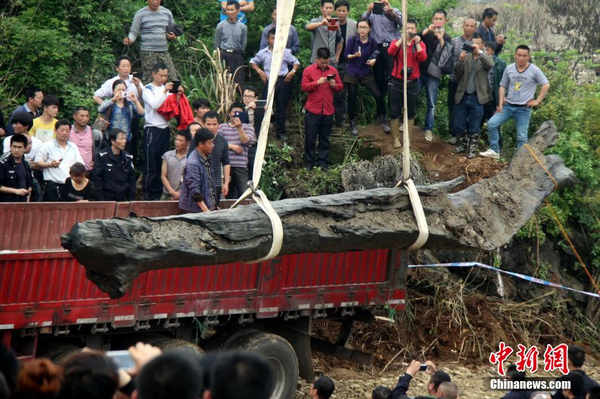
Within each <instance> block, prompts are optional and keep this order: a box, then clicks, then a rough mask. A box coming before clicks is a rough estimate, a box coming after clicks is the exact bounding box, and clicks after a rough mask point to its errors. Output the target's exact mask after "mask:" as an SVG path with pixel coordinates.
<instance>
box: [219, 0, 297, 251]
mask: <svg viewBox="0 0 600 399" xmlns="http://www.w3.org/2000/svg"><path fill="white" fill-rule="evenodd" d="M295 3H296V0H277V26H276V29H275V44H274V46H273V57H272V62H271V76H270V77H269V78H270V79H269V86H268V93H267V104H266V106H265V117H264V119H263V121H262V124H261V126H260V135H259V137H258V143H257V144H256V158H255V160H254V169H253V170H252V173H253V174H252V176H253V180H250V181H249V182H248V189H247V190H246V192H244V194H242V195H241V196H240V198H239V199H238V200H237V201H236V202H235V203H234V204H233V205H232V206H231V208H235V207H236V206H237V205H238V204H239V203H240V202H242V201H243V200H245V199H246V198H248V197H249V196H250V195H252V198H253V199H254V201H255V202H256V203H257V204H258V206H260V208H261V209H262V210H263V211H264V212H265V213H266V214H267V216H268V217H269V220H270V221H271V228H272V229H273V241H272V243H271V249H270V250H269V253H267V255H265V256H264V257H262V258H260V259H256V260H254V261H252V262H248V263H258V262H263V261H266V260H269V259H273V258H275V257H276V256H277V255H279V251H281V246H282V245H283V224H282V223H281V218H280V217H279V215H278V214H277V212H276V211H275V209H274V208H273V206H272V205H271V202H270V201H269V199H268V198H267V196H266V195H265V193H264V192H262V191H261V190H260V189H259V188H258V185H259V183H260V177H261V174H262V166H263V163H264V160H265V151H266V149H267V141H268V136H269V124H270V123H271V114H272V112H273V99H274V98H275V84H276V83H277V75H278V74H279V70H280V69H281V63H282V62H283V54H284V52H285V48H286V45H287V41H288V34H289V31H290V26H291V24H292V17H293V15H294V7H295Z"/></svg>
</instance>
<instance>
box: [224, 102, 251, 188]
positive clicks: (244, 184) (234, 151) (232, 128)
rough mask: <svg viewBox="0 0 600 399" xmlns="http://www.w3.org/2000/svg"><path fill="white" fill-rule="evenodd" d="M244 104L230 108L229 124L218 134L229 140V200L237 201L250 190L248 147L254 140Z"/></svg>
mask: <svg viewBox="0 0 600 399" xmlns="http://www.w3.org/2000/svg"><path fill="white" fill-rule="evenodd" d="M246 118H247V115H246V114H245V112H244V104H240V103H233V104H231V106H230V107H229V122H228V123H222V124H220V125H219V130H218V133H219V134H222V135H223V137H225V139H226V140H227V143H228V147H229V164H230V165H231V180H230V182H229V194H228V195H227V198H228V199H237V198H239V197H240V195H242V194H243V193H244V192H245V191H246V189H247V188H248V147H249V146H250V143H251V142H252V139H253V138H254V128H253V127H252V125H250V124H249V123H242V119H246Z"/></svg>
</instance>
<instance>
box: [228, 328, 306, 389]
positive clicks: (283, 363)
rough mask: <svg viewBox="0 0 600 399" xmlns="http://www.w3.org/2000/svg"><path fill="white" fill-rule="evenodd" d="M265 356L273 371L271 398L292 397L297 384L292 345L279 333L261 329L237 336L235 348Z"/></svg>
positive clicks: (294, 354) (295, 358) (296, 359)
mask: <svg viewBox="0 0 600 399" xmlns="http://www.w3.org/2000/svg"><path fill="white" fill-rule="evenodd" d="M231 349H240V350H244V351H248V352H253V353H256V354H258V355H260V356H261V357H263V358H265V359H266V360H267V362H269V363H270V364H271V365H272V367H273V369H274V371H275V377H276V378H275V387H274V389H273V394H272V395H271V399H292V398H293V397H294V394H295V393H296V387H297V385H298V358H297V357H296V352H295V351H294V348H292V345H290V343H289V342H288V341H287V340H285V339H284V338H282V337H280V336H279V335H275V334H269V333H265V332H262V331H256V332H253V333H246V334H242V335H241V336H239V341H237V348H231Z"/></svg>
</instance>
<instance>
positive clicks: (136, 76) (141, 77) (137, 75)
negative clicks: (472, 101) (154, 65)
mask: <svg viewBox="0 0 600 399" xmlns="http://www.w3.org/2000/svg"><path fill="white" fill-rule="evenodd" d="M133 77H134V78H138V79H139V80H143V79H144V72H134V73H133Z"/></svg>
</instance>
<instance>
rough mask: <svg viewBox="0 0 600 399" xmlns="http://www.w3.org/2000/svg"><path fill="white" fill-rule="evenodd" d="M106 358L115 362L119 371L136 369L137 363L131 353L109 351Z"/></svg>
mask: <svg viewBox="0 0 600 399" xmlns="http://www.w3.org/2000/svg"><path fill="white" fill-rule="evenodd" d="M106 356H108V357H110V358H111V359H112V360H114V361H115V363H116V364H117V367H118V369H119V370H129V369H132V368H135V362H134V361H133V358H132V357H131V355H130V354H129V351H108V352H106Z"/></svg>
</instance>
